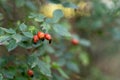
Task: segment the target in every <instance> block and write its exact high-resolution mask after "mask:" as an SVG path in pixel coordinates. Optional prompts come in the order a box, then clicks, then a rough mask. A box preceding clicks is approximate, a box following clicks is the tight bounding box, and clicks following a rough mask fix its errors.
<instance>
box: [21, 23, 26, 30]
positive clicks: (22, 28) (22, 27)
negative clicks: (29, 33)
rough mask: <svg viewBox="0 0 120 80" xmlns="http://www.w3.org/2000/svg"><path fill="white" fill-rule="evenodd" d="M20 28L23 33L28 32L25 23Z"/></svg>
mask: <svg viewBox="0 0 120 80" xmlns="http://www.w3.org/2000/svg"><path fill="white" fill-rule="evenodd" d="M19 28H20V30H21V31H26V30H27V26H26V25H25V24H24V23H22V24H20V26H19Z"/></svg>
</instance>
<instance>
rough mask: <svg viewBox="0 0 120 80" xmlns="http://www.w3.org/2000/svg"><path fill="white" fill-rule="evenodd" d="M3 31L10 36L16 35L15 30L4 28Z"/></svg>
mask: <svg viewBox="0 0 120 80" xmlns="http://www.w3.org/2000/svg"><path fill="white" fill-rule="evenodd" d="M0 29H1V30H3V31H5V32H6V33H9V34H15V33H16V32H15V30H13V29H12V28H10V29H6V28H2V27H0Z"/></svg>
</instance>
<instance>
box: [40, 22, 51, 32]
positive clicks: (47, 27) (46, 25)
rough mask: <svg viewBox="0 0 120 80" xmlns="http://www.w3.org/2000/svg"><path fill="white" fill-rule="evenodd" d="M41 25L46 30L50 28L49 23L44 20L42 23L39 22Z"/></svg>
mask: <svg viewBox="0 0 120 80" xmlns="http://www.w3.org/2000/svg"><path fill="white" fill-rule="evenodd" d="M41 26H43V27H44V29H45V30H47V31H49V30H50V28H51V27H50V25H49V24H48V23H46V22H44V23H43V24H41Z"/></svg>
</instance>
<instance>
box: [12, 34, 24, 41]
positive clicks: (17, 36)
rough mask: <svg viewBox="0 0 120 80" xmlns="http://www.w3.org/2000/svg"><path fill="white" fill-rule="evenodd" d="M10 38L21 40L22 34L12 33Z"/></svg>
mask: <svg viewBox="0 0 120 80" xmlns="http://www.w3.org/2000/svg"><path fill="white" fill-rule="evenodd" d="M12 38H13V39H15V40H16V43H18V42H20V41H21V40H22V36H21V35H20V34H14V35H13V36H12Z"/></svg>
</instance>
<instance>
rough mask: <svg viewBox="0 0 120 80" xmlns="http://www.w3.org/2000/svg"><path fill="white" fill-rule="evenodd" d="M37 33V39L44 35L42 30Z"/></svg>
mask: <svg viewBox="0 0 120 80" xmlns="http://www.w3.org/2000/svg"><path fill="white" fill-rule="evenodd" d="M37 35H38V37H39V39H43V38H44V36H45V34H44V33H43V32H40V31H39V32H38V33H37Z"/></svg>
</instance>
